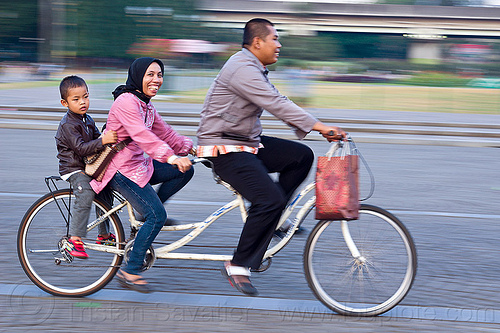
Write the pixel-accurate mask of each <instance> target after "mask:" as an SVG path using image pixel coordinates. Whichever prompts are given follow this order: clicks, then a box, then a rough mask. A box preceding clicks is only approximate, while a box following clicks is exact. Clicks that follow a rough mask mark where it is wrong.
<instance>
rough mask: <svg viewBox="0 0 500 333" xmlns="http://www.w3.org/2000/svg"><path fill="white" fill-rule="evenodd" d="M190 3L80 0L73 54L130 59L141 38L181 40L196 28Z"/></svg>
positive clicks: (175, 0) (184, 0)
mask: <svg viewBox="0 0 500 333" xmlns="http://www.w3.org/2000/svg"><path fill="white" fill-rule="evenodd" d="M193 8H194V0H148V1H144V0H132V1H127V2H126V4H125V3H124V2H123V1H121V0H107V1H101V0H85V1H83V0H80V1H79V3H78V6H77V14H76V16H77V23H78V34H77V40H78V47H77V55H78V56H83V57H90V56H93V57H95V56H100V57H121V58H123V57H130V55H128V54H127V53H126V52H127V50H128V48H129V47H130V46H131V45H132V44H133V43H134V42H136V41H138V40H141V39H144V38H166V39H171V38H185V37H186V36H192V35H193V33H194V32H195V31H196V30H198V29H199V21H198V20H196V12H195V10H194V9H193Z"/></svg>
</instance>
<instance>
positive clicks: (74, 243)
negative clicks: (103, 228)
mask: <svg viewBox="0 0 500 333" xmlns="http://www.w3.org/2000/svg"><path fill="white" fill-rule="evenodd" d="M64 250H65V251H66V252H68V253H69V254H71V255H72V256H73V257H75V258H78V259H88V257H89V255H88V254H87V252H85V248H84V247H83V242H82V241H79V240H72V239H68V241H67V243H66V246H65V248H64Z"/></svg>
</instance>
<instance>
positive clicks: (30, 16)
mask: <svg viewBox="0 0 500 333" xmlns="http://www.w3.org/2000/svg"><path fill="white" fill-rule="evenodd" d="M37 22H38V21H37V0H17V1H2V2H0V27H1V29H0V60H28V61H34V60H36V48H37V44H36V40H35V39H36V37H37Z"/></svg>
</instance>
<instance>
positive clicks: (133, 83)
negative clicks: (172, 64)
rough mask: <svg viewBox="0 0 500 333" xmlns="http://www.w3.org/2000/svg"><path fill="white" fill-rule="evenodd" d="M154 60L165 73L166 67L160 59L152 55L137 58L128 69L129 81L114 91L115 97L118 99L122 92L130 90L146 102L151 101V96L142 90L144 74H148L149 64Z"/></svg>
mask: <svg viewBox="0 0 500 333" xmlns="http://www.w3.org/2000/svg"><path fill="white" fill-rule="evenodd" d="M153 62H156V63H158V65H160V68H161V72H162V73H164V71H165V68H164V66H163V62H161V60H160V59H155V58H150V57H143V58H138V59H135V60H134V62H133V63H132V65H130V68H129V69H128V78H127V82H126V83H125V84H124V85H121V86H118V87H117V88H116V89H115V91H113V97H114V98H115V99H117V98H118V96H120V95H121V94H123V93H126V92H130V93H132V94H134V95H136V96H137V97H139V98H140V99H141V100H142V101H144V102H145V103H149V100H150V98H149V97H148V96H146V94H144V92H143V91H142V80H143V79H144V74H146V70H147V69H148V67H149V65H151V64H152V63H153Z"/></svg>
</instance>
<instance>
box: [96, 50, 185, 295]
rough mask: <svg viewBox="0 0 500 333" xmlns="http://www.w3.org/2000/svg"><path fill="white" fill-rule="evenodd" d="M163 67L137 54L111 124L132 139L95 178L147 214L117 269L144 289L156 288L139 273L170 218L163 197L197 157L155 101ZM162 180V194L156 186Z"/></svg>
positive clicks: (127, 284)
mask: <svg viewBox="0 0 500 333" xmlns="http://www.w3.org/2000/svg"><path fill="white" fill-rule="evenodd" d="M163 72H164V67H163V63H162V62H161V61H160V60H158V59H154V58H149V57H145V58H139V59H136V60H135V61H134V62H133V63H132V65H131V66H130V68H129V71H128V78H127V82H126V84H125V85H121V86H119V87H117V88H116V89H115V91H113V96H114V98H115V101H114V103H113V105H112V106H111V109H110V111H109V116H108V120H107V123H106V128H107V130H113V131H116V133H117V135H118V141H119V142H120V141H123V140H126V139H128V138H130V139H131V140H132V141H131V142H130V143H129V144H128V145H127V146H126V148H125V149H123V150H121V151H120V152H119V153H118V154H117V155H116V156H115V157H114V158H113V160H112V161H111V163H110V165H109V167H108V169H107V170H106V173H105V175H104V177H103V179H102V181H101V182H97V181H95V180H94V181H92V183H91V185H92V187H93V189H94V190H95V191H96V193H99V191H101V190H102V189H103V188H104V187H105V186H106V185H108V184H109V186H110V187H111V188H112V189H115V190H117V191H118V192H120V194H121V195H123V196H124V197H125V198H126V199H127V200H128V201H129V202H130V203H131V204H132V206H133V207H134V209H135V210H136V211H137V212H138V213H139V214H141V215H142V217H143V218H144V219H145V221H144V224H143V226H142V227H141V228H140V230H139V232H138V233H137V235H136V237H135V243H134V247H133V249H132V251H131V252H130V257H129V260H128V262H127V264H126V266H125V267H122V268H121V269H120V271H118V273H117V278H118V280H119V282H120V284H122V285H123V286H125V287H128V288H130V289H133V290H136V291H139V292H144V293H148V292H151V289H150V288H149V286H148V284H147V282H146V281H145V280H144V279H143V278H142V276H140V275H139V273H140V271H141V267H142V264H143V261H144V257H145V255H146V251H147V250H148V248H149V247H150V245H151V243H152V242H153V240H154V239H155V238H156V236H157V235H158V233H159V232H160V230H161V228H162V227H163V225H164V224H165V222H166V218H167V214H166V212H165V209H164V207H163V202H165V201H166V200H167V199H168V198H170V197H171V196H172V195H173V194H175V193H176V192H177V191H179V190H180V189H181V188H182V187H183V186H184V185H186V184H187V183H188V182H189V180H190V179H191V178H192V176H193V169H192V168H191V161H190V160H189V159H188V158H187V157H185V156H186V155H187V154H188V153H189V152H190V150H191V149H192V147H193V142H192V141H191V139H189V138H188V137H185V136H182V135H179V134H178V133H177V132H175V131H174V130H173V129H172V128H171V127H170V126H169V125H168V124H166V123H165V122H164V121H163V120H162V118H161V116H160V115H159V114H158V112H157V111H156V109H155V108H154V107H153V105H152V104H151V101H150V99H151V98H152V97H154V96H155V95H156V93H157V92H158V90H159V89H160V87H161V85H162V83H163ZM144 153H146V154H147V155H148V157H145V156H144ZM160 183H161V184H162V185H161V186H160V188H159V190H158V193H156V191H155V190H154V189H153V187H152V186H151V185H155V184H160Z"/></svg>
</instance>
